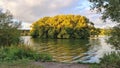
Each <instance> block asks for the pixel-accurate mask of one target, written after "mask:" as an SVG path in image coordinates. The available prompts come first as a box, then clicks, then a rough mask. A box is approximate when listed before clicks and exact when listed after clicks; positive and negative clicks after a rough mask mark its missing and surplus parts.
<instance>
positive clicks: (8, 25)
mask: <svg viewBox="0 0 120 68" xmlns="http://www.w3.org/2000/svg"><path fill="white" fill-rule="evenodd" d="M19 27H20V22H16V21H13V16H12V14H11V13H10V12H9V11H6V12H3V11H2V10H0V46H5V45H6V46H10V45H11V44H18V43H19V42H20V39H19V37H20V31H18V28H19Z"/></svg>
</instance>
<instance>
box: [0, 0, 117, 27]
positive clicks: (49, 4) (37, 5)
mask: <svg viewBox="0 0 120 68" xmlns="http://www.w3.org/2000/svg"><path fill="white" fill-rule="evenodd" d="M90 5H91V3H89V1H88V0H0V8H3V9H5V10H6V9H8V10H9V11H10V12H11V13H12V14H13V16H14V18H15V19H17V20H20V21H22V29H29V28H30V25H31V24H32V23H33V22H35V21H36V20H38V19H40V18H42V17H45V16H55V15H60V14H76V15H82V16H86V17H87V18H88V19H89V20H90V21H92V22H93V23H94V24H95V27H98V28H106V27H112V26H114V25H115V23H113V22H111V21H110V20H107V22H103V21H102V20H101V14H97V13H96V11H91V10H90Z"/></svg>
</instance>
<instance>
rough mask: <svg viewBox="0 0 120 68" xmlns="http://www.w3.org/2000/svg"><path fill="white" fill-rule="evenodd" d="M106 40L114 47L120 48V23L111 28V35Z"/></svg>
mask: <svg viewBox="0 0 120 68" xmlns="http://www.w3.org/2000/svg"><path fill="white" fill-rule="evenodd" d="M107 42H108V43H110V44H111V45H114V46H115V47H116V49H120V24H119V25H117V26H115V27H114V28H113V29H112V31H111V36H110V38H109V40H107Z"/></svg>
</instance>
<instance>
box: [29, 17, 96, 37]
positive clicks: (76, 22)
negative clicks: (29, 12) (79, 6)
mask: <svg viewBox="0 0 120 68" xmlns="http://www.w3.org/2000/svg"><path fill="white" fill-rule="evenodd" d="M89 24H90V21H89V20H88V19H87V18H86V17H84V16H80V15H57V16H54V17H43V18H41V19H39V20H38V21H36V22H34V23H33V24H32V26H31V27H32V30H31V35H32V37H33V38H36V37H37V38H54V39H57V38H61V39H63V38H65V39H68V38H79V39H88V38H89V37H90V27H91V26H90V25H89ZM93 28H94V27H93Z"/></svg>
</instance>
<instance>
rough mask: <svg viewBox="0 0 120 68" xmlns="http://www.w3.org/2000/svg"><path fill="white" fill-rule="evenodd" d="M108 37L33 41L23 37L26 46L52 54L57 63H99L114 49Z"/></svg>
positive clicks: (28, 37)
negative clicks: (106, 40)
mask: <svg viewBox="0 0 120 68" xmlns="http://www.w3.org/2000/svg"><path fill="white" fill-rule="evenodd" d="M105 38H106V37H100V38H97V39H90V40H79V39H32V38H31V37H30V36H23V37H22V39H23V40H24V42H25V44H29V45H31V46H33V47H34V48H35V49H37V50H38V51H39V52H47V53H49V54H51V55H52V56H53V58H54V60H55V61H59V62H69V63H75V62H85V63H86V62H90V63H94V62H97V63H98V62H99V61H100V60H99V58H101V57H102V56H103V54H105V53H108V52H110V51H112V50H114V49H111V46H110V45H108V44H107V43H105V40H104V39H105Z"/></svg>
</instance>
